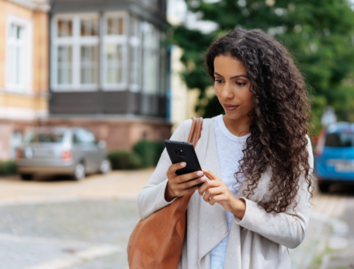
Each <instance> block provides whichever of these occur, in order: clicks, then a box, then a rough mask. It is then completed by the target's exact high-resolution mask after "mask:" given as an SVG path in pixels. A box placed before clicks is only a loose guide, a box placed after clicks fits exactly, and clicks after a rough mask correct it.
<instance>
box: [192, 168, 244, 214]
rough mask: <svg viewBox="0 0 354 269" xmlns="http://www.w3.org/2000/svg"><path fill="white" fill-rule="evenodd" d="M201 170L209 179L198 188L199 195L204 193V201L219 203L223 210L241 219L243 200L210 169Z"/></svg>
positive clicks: (212, 203)
mask: <svg viewBox="0 0 354 269" xmlns="http://www.w3.org/2000/svg"><path fill="white" fill-rule="evenodd" d="M202 171H203V172H204V175H205V176H206V177H208V178H209V179H210V180H207V181H205V182H204V183H203V185H202V186H201V187H200V188H199V189H198V192H199V195H200V196H203V194H204V197H203V199H204V201H206V202H208V203H209V204H211V205H214V204H215V203H219V204H220V205H221V206H222V207H223V208H224V209H225V210H227V211H229V212H231V213H233V214H234V215H235V216H236V217H238V218H239V219H242V218H243V216H244V214H245V211H246V203H245V201H244V200H242V199H238V198H236V197H235V196H234V195H233V194H232V193H231V191H230V190H229V188H228V187H227V186H226V184H225V183H224V182H223V181H222V180H221V179H220V178H218V177H217V176H215V175H214V174H213V173H212V172H211V171H209V170H207V169H202Z"/></svg>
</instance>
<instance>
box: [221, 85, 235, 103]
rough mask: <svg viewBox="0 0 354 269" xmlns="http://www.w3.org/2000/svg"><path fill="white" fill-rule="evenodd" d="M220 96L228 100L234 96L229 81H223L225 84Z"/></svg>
mask: <svg viewBox="0 0 354 269" xmlns="http://www.w3.org/2000/svg"><path fill="white" fill-rule="evenodd" d="M221 97H222V98H224V99H229V100H230V99H233V98H234V93H233V89H232V88H231V85H230V84H229V83H225V86H224V88H223V89H222V93H221Z"/></svg>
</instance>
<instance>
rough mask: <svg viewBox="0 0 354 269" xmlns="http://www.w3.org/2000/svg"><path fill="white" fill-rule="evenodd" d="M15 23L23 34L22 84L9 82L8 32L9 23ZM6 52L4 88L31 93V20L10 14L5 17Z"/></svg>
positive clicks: (9, 28) (9, 30) (9, 90)
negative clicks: (21, 29)
mask: <svg viewBox="0 0 354 269" xmlns="http://www.w3.org/2000/svg"><path fill="white" fill-rule="evenodd" d="M12 24H15V25H17V26H20V27H22V28H23V35H24V39H23V40H24V44H25V45H24V46H23V52H24V56H23V59H21V64H22V65H23V71H24V74H23V84H21V85H18V84H13V83H11V82H10V63H11V56H10V55H11V53H10V46H11V45H10V40H9V39H10V32H11V25H12ZM5 40H6V52H5V66H6V67H5V85H6V86H5V89H6V91H8V92H14V93H23V94H31V93H32V91H33V83H32V77H33V76H32V74H33V71H32V70H33V65H32V63H33V26H32V21H31V20H29V19H25V18H21V17H18V16H15V15H12V14H9V15H7V17H6V31H5Z"/></svg>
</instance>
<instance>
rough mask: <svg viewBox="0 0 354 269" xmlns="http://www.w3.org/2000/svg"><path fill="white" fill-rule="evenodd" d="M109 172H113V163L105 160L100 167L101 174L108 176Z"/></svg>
mask: <svg viewBox="0 0 354 269" xmlns="http://www.w3.org/2000/svg"><path fill="white" fill-rule="evenodd" d="M109 172H111V163H110V161H109V160H107V159H104V160H103V161H102V162H101V165H100V173H101V174H107V173H109Z"/></svg>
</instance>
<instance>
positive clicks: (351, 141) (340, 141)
mask: <svg viewBox="0 0 354 269" xmlns="http://www.w3.org/2000/svg"><path fill="white" fill-rule="evenodd" d="M325 146H326V147H338V148H341V147H353V146H354V134H353V133H332V134H328V135H327V136H326V141H325Z"/></svg>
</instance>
